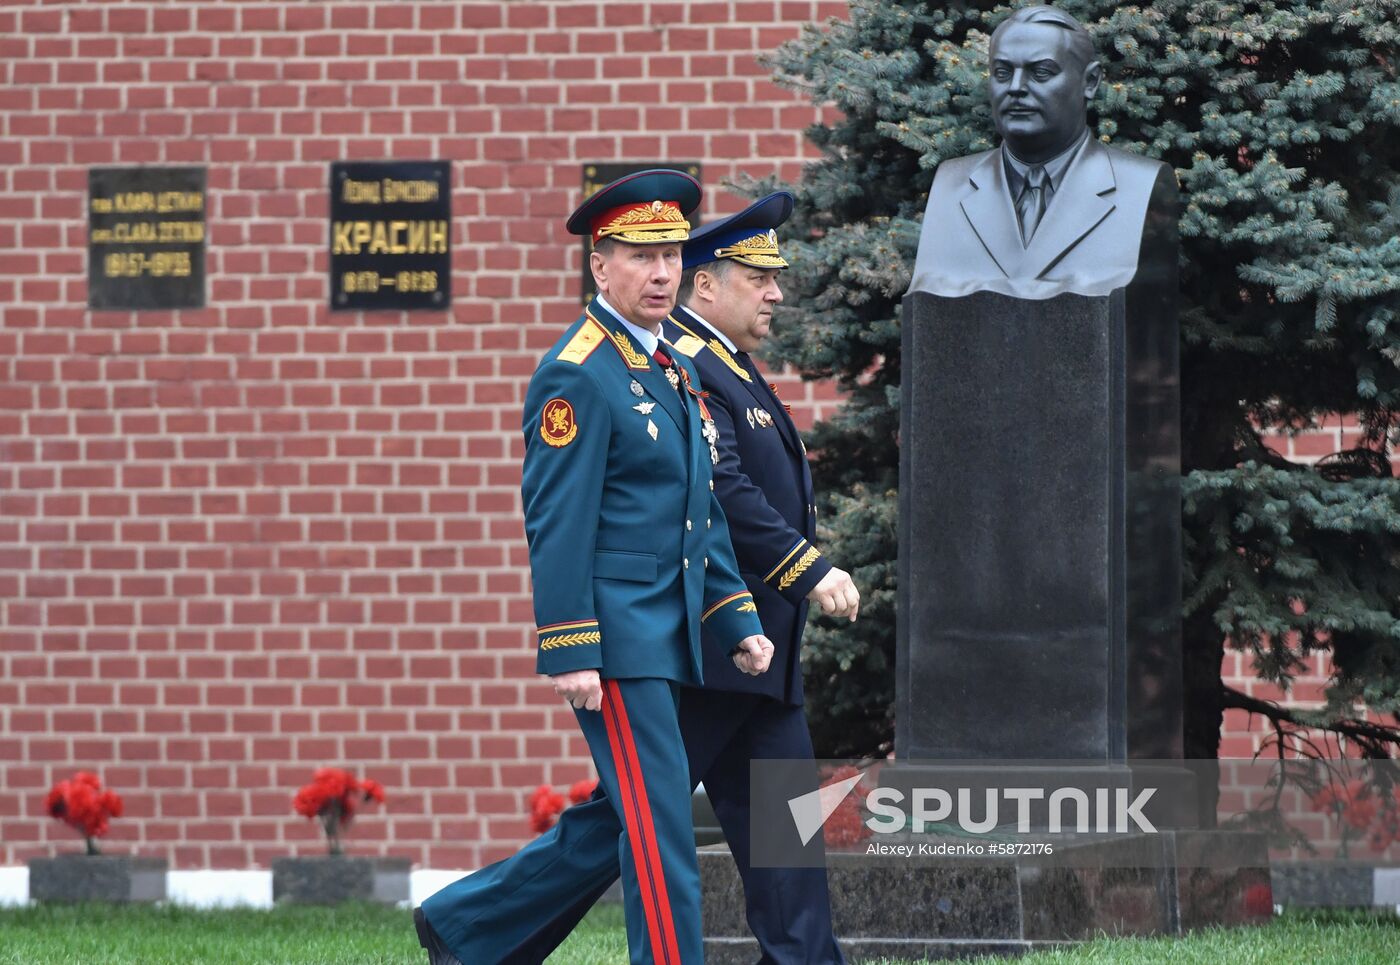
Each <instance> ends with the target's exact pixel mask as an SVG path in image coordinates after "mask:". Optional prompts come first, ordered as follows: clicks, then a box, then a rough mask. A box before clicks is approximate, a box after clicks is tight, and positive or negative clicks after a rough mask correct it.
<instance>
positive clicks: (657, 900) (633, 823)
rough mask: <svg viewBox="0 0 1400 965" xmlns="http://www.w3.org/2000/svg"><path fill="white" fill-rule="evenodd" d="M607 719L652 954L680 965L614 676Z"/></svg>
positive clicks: (606, 694) (606, 687)
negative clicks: (627, 818) (676, 955)
mask: <svg viewBox="0 0 1400 965" xmlns="http://www.w3.org/2000/svg"><path fill="white" fill-rule="evenodd" d="M603 722H604V724H605V726H606V727H607V732H608V744H609V746H610V747H611V748H612V755H613V763H614V765H615V767H616V770H617V784H618V790H619V792H620V794H621V797H622V804H623V813H624V814H625V815H626V816H628V817H629V818H630V820H629V821H627V822H626V824H627V840H628V843H629V844H630V845H631V847H632V860H633V862H635V863H636V866H637V881H638V883H639V884H640V885H641V889H642V895H641V898H642V908H643V909H644V910H645V911H646V916H647V931H648V932H649V933H650V935H651V948H652V954H653V956H654V957H655V958H656V960H657V961H658V962H661V963H662V965H671V963H672V962H676V963H677V965H679V962H677V959H676V958H675V957H673V955H674V954H675V953H677V952H678V951H679V946H678V945H677V943H676V926H675V923H674V922H673V921H672V919H671V899H670V896H669V895H668V894H667V892H666V879H665V877H664V876H663V875H662V872H661V853H660V851H659V850H658V849H657V846H656V828H655V826H654V825H653V824H652V820H651V805H650V803H649V802H648V801H647V789H646V784H645V783H644V782H643V780H642V773H641V761H640V760H639V759H638V758H637V745H636V742H635V741H633V740H632V727H631V724H629V723H628V720H627V707H626V706H625V705H624V704H623V702H622V691H621V689H620V688H619V687H618V685H617V681H615V680H604V681H603ZM629 805H630V809H629V807H628V806H629ZM649 899H650V900H649Z"/></svg>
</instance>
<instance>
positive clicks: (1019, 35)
mask: <svg viewBox="0 0 1400 965" xmlns="http://www.w3.org/2000/svg"><path fill="white" fill-rule="evenodd" d="M988 59H989V61H990V65H989V66H990V69H989V74H988V80H987V94H988V99H989V100H990V102H991V107H992V116H993V118H994V119H995V123H996V129H997V133H998V134H999V135H1000V136H1001V145H1000V146H999V147H996V148H993V149H992V150H990V151H983V152H982V153H980V154H972V155H968V156H967V157H960V158H951V159H949V160H947V161H944V162H943V163H942V164H940V165H939V167H938V172H937V174H936V175H935V176H934V181H933V187H932V189H931V190H930V191H929V200H928V208H927V209H926V211H925V213H924V226H923V231H922V233H921V235H920V238H919V252H918V256H917V258H916V260H915V265H914V280H913V283H912V284H911V285H910V288H909V291H910V292H911V293H913V292H929V293H931V294H935V295H944V296H950V297H956V296H959V295H966V294H970V293H971V292H975V291H995V292H1001V293H1002V294H1006V295H1012V296H1015V297H1020V298H1031V299H1039V298H1051V297H1054V296H1055V295H1058V294H1061V293H1063V292H1075V293H1078V294H1082V295H1103V294H1107V293H1109V292H1111V291H1113V290H1114V289H1115V288H1121V287H1124V286H1125V285H1127V283H1128V282H1129V281H1131V280H1132V279H1133V277H1134V276H1135V275H1136V274H1137V272H1138V262H1139V254H1140V252H1141V251H1142V250H1143V247H1144V246H1143V244H1142V242H1143V236H1144V231H1148V232H1154V231H1156V232H1160V231H1168V232H1173V233H1174V231H1175V218H1176V183H1175V177H1174V175H1173V173H1172V170H1171V169H1170V168H1169V167H1167V166H1166V165H1165V164H1162V163H1161V162H1159V161H1155V160H1153V159H1151V158H1145V157H1141V156H1138V155H1135V154H1129V153H1127V152H1125V151H1120V150H1117V149H1115V148H1111V147H1107V146H1105V145H1103V144H1101V143H1100V142H1099V141H1098V140H1097V139H1095V138H1094V137H1093V136H1092V135H1091V133H1090V131H1089V128H1088V123H1087V114H1088V105H1089V102H1090V101H1091V100H1093V97H1094V94H1095V92H1097V90H1098V88H1099V84H1100V82H1101V81H1102V79H1103V68H1102V67H1101V66H1100V64H1099V62H1098V59H1097V57H1096V55H1095V52H1094V45H1093V42H1092V40H1091V39H1090V37H1089V34H1088V31H1086V30H1085V29H1084V26H1083V25H1082V24H1081V23H1079V21H1077V20H1075V19H1074V18H1073V17H1071V16H1070V15H1069V14H1067V13H1065V12H1064V11H1062V10H1058V9H1056V8H1054V7H1045V6H1037V7H1025V8H1023V9H1021V10H1018V11H1016V12H1015V13H1013V14H1011V16H1009V17H1007V18H1006V19H1005V20H1003V21H1002V22H1001V24H1000V25H999V26H998V27H997V28H996V30H995V31H994V32H993V34H992V38H991V44H990V50H989V58H988Z"/></svg>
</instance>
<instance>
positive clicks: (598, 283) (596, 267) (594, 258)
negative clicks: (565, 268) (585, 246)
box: [588, 251, 608, 291]
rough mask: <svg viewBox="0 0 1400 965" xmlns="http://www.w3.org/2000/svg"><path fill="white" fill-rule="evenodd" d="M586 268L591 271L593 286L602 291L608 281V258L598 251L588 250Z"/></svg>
mask: <svg viewBox="0 0 1400 965" xmlns="http://www.w3.org/2000/svg"><path fill="white" fill-rule="evenodd" d="M588 268H589V270H590V271H592V272H593V287H594V288H596V289H598V291H602V290H603V288H604V287H605V286H606V285H607V283H608V260H607V259H606V258H604V257H603V256H602V255H601V254H599V253H598V252H596V251H590V252H589V253H588Z"/></svg>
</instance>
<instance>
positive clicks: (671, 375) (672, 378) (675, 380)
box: [666, 365, 681, 392]
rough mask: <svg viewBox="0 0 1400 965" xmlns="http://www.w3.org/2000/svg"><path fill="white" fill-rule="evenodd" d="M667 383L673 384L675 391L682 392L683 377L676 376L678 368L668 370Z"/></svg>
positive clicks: (673, 367)
mask: <svg viewBox="0 0 1400 965" xmlns="http://www.w3.org/2000/svg"><path fill="white" fill-rule="evenodd" d="M666 381H667V382H670V383H671V388H673V389H675V390H676V391H677V392H679V391H680V388H681V377H680V376H679V375H677V374H676V367H675V366H674V365H672V366H670V367H669V368H667V369H666Z"/></svg>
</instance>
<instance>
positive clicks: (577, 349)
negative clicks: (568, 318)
mask: <svg viewBox="0 0 1400 965" xmlns="http://www.w3.org/2000/svg"><path fill="white" fill-rule="evenodd" d="M607 337H608V333H607V332H605V331H604V330H603V326H601V325H599V324H598V323H597V321H595V320H594V319H593V317H592V316H589V318H588V320H587V321H585V322H584V323H583V324H582V325H581V326H579V330H578V331H577V332H575V333H574V337H573V338H571V339H569V343H568V344H567V345H565V346H564V347H563V348H562V349H560V350H559V355H558V356H556V357H557V358H558V359H559V361H561V362H573V363H574V364H575V365H582V364H583V360H584V359H586V358H588V356H590V355H592V354H593V351H594V349H596V348H597V347H598V346H599V345H602V344H603V342H604V341H606V340H607Z"/></svg>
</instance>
